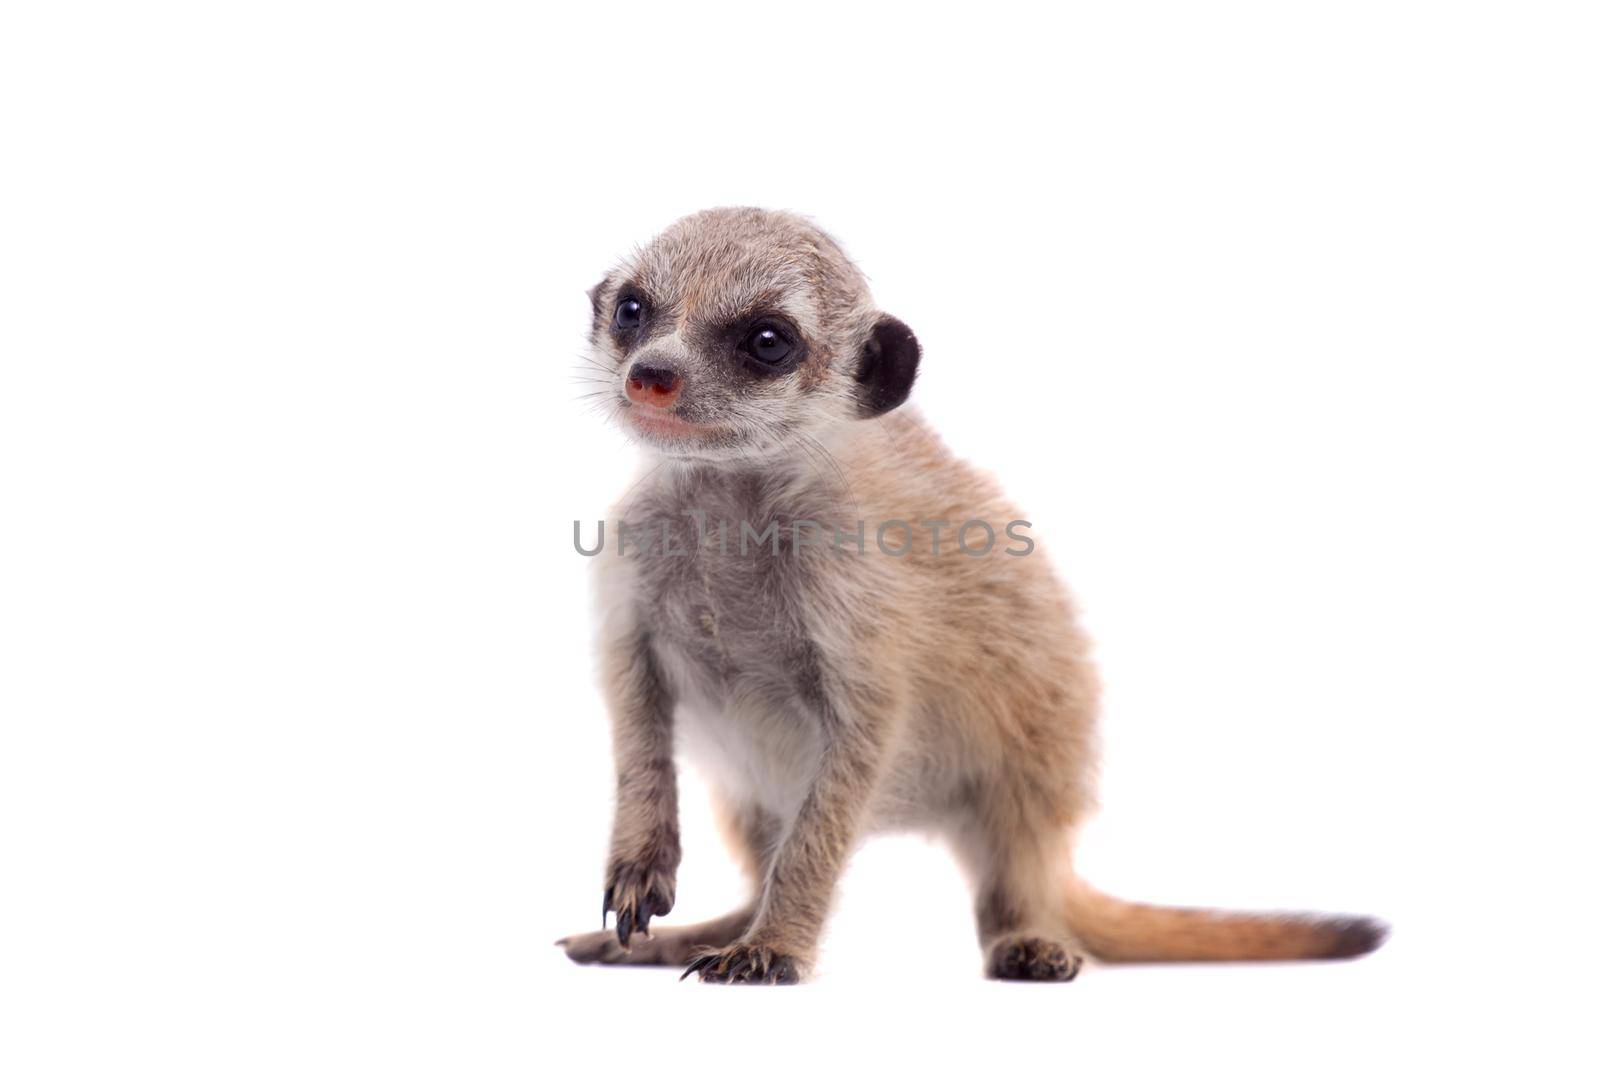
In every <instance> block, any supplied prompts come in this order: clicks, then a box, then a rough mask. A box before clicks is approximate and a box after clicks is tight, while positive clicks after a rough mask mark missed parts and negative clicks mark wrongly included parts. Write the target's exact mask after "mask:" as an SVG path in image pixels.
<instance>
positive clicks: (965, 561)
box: [560, 208, 1385, 984]
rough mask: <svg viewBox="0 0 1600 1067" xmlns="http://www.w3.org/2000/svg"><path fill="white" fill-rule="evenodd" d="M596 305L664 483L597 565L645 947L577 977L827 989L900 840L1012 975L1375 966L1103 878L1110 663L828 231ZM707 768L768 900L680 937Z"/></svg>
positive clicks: (618, 949) (747, 244)
mask: <svg viewBox="0 0 1600 1067" xmlns="http://www.w3.org/2000/svg"><path fill="white" fill-rule="evenodd" d="M589 296H590V302H591V304H592V306H593V315H594V317H593V324H592V329H591V333H590V339H591V346H592V354H591V359H590V363H591V365H592V366H593V367H595V368H596V370H597V372H598V373H599V374H600V375H601V380H602V383H603V386H604V389H605V391H606V392H605V398H604V400H603V401H602V402H603V404H604V405H605V407H606V411H607V414H608V415H609V416H610V417H613V418H614V419H615V420H616V421H617V422H619V423H620V424H621V425H622V426H623V428H624V429H625V430H626V432H627V433H628V434H629V435H631V436H632V437H633V438H635V439H636V440H637V441H638V442H639V443H641V444H642V445H644V446H645V447H646V448H647V449H649V450H650V451H651V452H653V453H654V454H655V455H654V456H652V457H651V461H652V463H654V464H655V465H654V466H653V467H652V468H651V469H650V470H649V472H648V473H647V474H646V475H645V477H644V478H643V479H642V480H641V481H640V482H639V483H638V484H637V485H636V486H635V487H634V488H632V489H631V490H630V491H629V492H628V494H627V495H626V496H625V498H624V500H623V502H622V503H621V505H620V506H619V512H618V514H617V515H615V516H614V518H613V530H614V534H613V538H612V544H610V545H605V544H602V547H601V549H600V550H599V552H598V553H597V554H596V557H595V560H594V565H595V566H596V569H597V577H598V588H599V602H600V606H601V626H600V633H599V661H600V673H601V679H602V685H603V689H604V695H605V700H606V703H607V706H608V708H609V711H610V716H611V722H612V729H613V742H614V751H615V759H616V769H617V788H616V813H615V823H614V829H613V832H612V837H611V850H610V860H609V863H608V865H607V868H606V871H605V894H604V895H605V899H604V912H605V913H611V912H615V913H616V925H615V929H614V930H607V929H604V928H602V929H601V930H599V931H596V932H593V933H588V934H581V935H577V936H574V937H570V938H567V939H565V940H563V941H562V942H560V944H561V945H562V946H564V947H565V949H566V951H567V954H568V955H569V956H570V957H571V958H572V959H574V960H578V961H580V962H596V963H631V964H659V965H667V966H677V967H687V970H686V971H685V972H684V974H685V975H686V976H687V975H688V974H697V975H699V977H700V978H701V979H702V980H704V981H708V982H735V983H768V984H772V983H788V982H795V981H798V980H800V979H802V978H804V977H805V976H806V974H807V973H808V971H809V970H810V968H811V967H812V964H813V961H814V959H815V956H816V952H817V945H818V941H819V938H820V935H821V933H822V929H823V923H824V921H825V919H826V918H827V915H828V910H829V905H830V902H831V901H832V898H833V894H834V886H835V883H836V882H837V881H838V879H839V876H840V872H841V870H842V868H843V866H844V864H845V862H846V859H847V858H848V856H849V854H850V852H851V850H852V848H854V847H855V845H856V844H857V843H858V842H860V841H861V840H862V839H863V838H864V837H865V836H867V835H869V834H871V833H874V832H878V831H885V830H900V829H919V830H927V831H932V832H934V833H935V834H937V835H939V836H940V837H942V838H943V839H944V840H947V841H948V842H949V844H950V846H951V847H952V848H953V849H954V851H955V854H956V856H957V857H958V858H959V860H960V862H961V864H962V865H963V867H964V868H965V869H966V870H967V872H968V873H969V874H970V877H971V880H972V883H973V885H974V889H975V910H976V914H977V932H978V939H979V941H980V943H981V947H982V950H983V954H984V959H985V963H986V971H987V973H988V974H989V975H990V976H992V977H995V978H1005V979H1024V980H1034V981H1066V980H1069V979H1071V978H1072V977H1073V976H1074V975H1076V974H1077V972H1078V969H1079V966H1080V964H1081V961H1082V960H1083V958H1084V957H1085V956H1086V955H1087V956H1092V957H1095V958H1097V959H1100V960H1106V961H1134V960H1139V961H1157V960H1283V959H1311V958H1335V957H1348V956H1358V955H1362V954H1364V953H1366V952H1369V951H1371V950H1372V949H1374V948H1376V947H1377V945H1378V944H1379V943H1380V942H1381V940H1382V939H1383V936H1384V932H1385V931H1384V927H1383V926H1382V925H1381V924H1379V923H1378V922H1376V921H1374V920H1372V919H1367V918H1362V917H1354V916H1315V915H1265V914H1244V913H1230V912H1214V911H1205V910H1198V909H1187V908H1167V907H1155V906H1151V905H1145V904H1134V903H1128V902H1124V901H1120V900H1117V899H1114V898H1112V897H1109V896H1106V895H1104V894H1102V893H1100V892H1098V891H1096V890H1094V889H1092V888H1090V887H1089V886H1087V885H1085V884H1084V883H1083V882H1082V881H1080V880H1078V879H1077V878H1075V877H1074V875H1073V871H1072V864H1071V850H1072V843H1073V835H1074V831H1075V829H1076V828H1077V826H1078V825H1079V824H1080V823H1081V821H1082V820H1083V819H1084V817H1085V816H1086V814H1087V813H1088V812H1089V811H1090V810H1091V805H1092V802H1093V798H1092V790H1091V778H1092V766H1093V763H1094V753H1095V718H1096V714H1097V703H1098V686H1097V682H1096V677H1095V671H1094V668H1093V665H1092V663H1091V661H1090V657H1089V650H1088V644H1087V642H1086V640H1085V637H1084V634H1083V632H1082V631H1081V630H1080V629H1079V626H1078V623H1077V622H1076V620H1075V617H1074V611H1073V606H1072V603H1071V601H1070V600H1069V598H1068V596H1067V593H1066V592H1065V590H1064V589H1063V588H1062V585H1061V583H1060V582H1059V581H1058V580H1057V578H1056V576H1055V574H1054V572H1053V571H1052V569H1051V567H1050V566H1049V564H1048V563H1047V562H1046V560H1045V557H1044V555H1043V553H1042V552H1038V551H1031V550H1030V549H1032V547H1033V541H1032V538H1031V537H1030V536H1028V535H1027V534H1026V533H1022V532H1020V530H1019V524H1018V523H1017V522H1016V519H1017V516H1018V512H1017V511H1016V510H1015V509H1014V508H1012V507H1011V506H1010V505H1009V504H1008V503H1007V502H1006V501H1005V499H1004V498H1003V497H1002V496H1001V495H1000V493H999V490H998V489H997V488H996V486H995V484H994V483H993V482H992V481H991V480H990V479H989V478H987V477H985V476H984V475H982V474H980V473H978V472H976V471H974V470H973V469H972V468H970V467H968V466H967V465H966V464H965V463H963V462H962V461H960V460H959V459H956V458H955V457H953V456H952V455H951V454H950V453H949V452H948V451H946V449H945V448H944V446H943V445H942V444H941V443H940V442H939V440H938V439H937V438H936V437H935V436H934V435H933V434H932V433H931V432H930V431H929V430H928V429H927V428H926V427H925V426H924V424H923V423H922V421H921V420H920V419H919V418H918V416H917V415H915V414H913V413H912V412H911V411H909V410H908V409H906V408H904V407H902V406H901V405H902V404H903V403H904V402H905V400H906V398H907V396H908V395H909V393H910V391H911V386H912V382H913V380H914V379H915V378H916V373H917V365H918V361H919V359H920V356H921V351H920V348H919V346H918V343H917V340H916V338H915V336H913V334H912V332H911V330H910V329H908V328H907V327H906V325H905V324H904V323H902V322H900V321H899V320H898V319H895V318H894V317H892V316H890V315H887V314H884V313H883V312H880V311H879V310H878V309H877V308H876V307H875V306H874V305H873V302H872V297H871V295H870V293H869V292H868V289H867V283H866V280H865V278H864V277H863V276H862V274H861V272H860V271H859V270H858V269H857V268H856V267H855V265H854V264H853V263H852V262H851V261H850V260H849V259H848V258H847V257H846V256H845V254H844V252H843V251H842V250H841V249H840V247H839V245H838V244H836V243H835V242H834V241H833V240H832V239H831V238H829V237H828V235H827V234H825V233H823V232H822V231H821V230H819V229H818V228H817V227H816V226H814V225H812V224H811V223H810V222H808V221H806V220H804V219H801V218H799V217H797V216H794V215H789V214H784V213H779V212H772V211H764V210H757V209H753V208H736V209H722V210H715V211H706V212H702V213H700V214H697V215H692V216H689V217H688V218H685V219H682V220H680V221H679V222H677V223H676V224H674V225H673V226H672V227H671V228H670V229H668V230H667V231H666V232H665V233H663V234H661V235H660V236H659V237H657V238H656V239H655V240H654V241H652V242H651V243H650V244H649V245H648V246H646V247H645V248H643V249H642V250H641V251H638V252H637V253H635V254H634V255H633V256H631V257H630V258H628V259H627V260H625V261H624V262H623V263H621V264H620V265H619V266H617V267H616V268H615V269H614V270H613V271H612V272H611V273H609V274H608V275H607V276H606V277H605V278H604V279H603V280H602V281H601V282H600V284H599V285H597V286H596V287H595V288H594V289H593V290H592V291H591V292H590V294H589ZM618 522H620V527H619V526H618V525H617V523H618ZM1025 526H1026V524H1020V529H1025ZM984 529H987V530H988V531H989V532H988V535H987V536H985V534H984V533H983V530H984ZM1001 531H1004V533H1001ZM958 534H959V537H960V540H959V544H958V543H957V537H958ZM997 535H998V536H999V538H1000V542H999V543H998V544H997V543H995V541H996V536H997ZM978 548H986V549H987V550H986V551H981V552H980V551H977V550H976V549H978ZM679 751H682V752H684V753H685V754H687V755H688V756H689V757H690V758H692V759H694V760H695V761H697V762H698V763H699V764H700V765H701V766H702V767H703V769H704V770H705V771H706V773H707V776H708V777H709V779H710V780H711V782H712V783H713V788H714V800H715V803H716V806H717V810H718V814H719V816H720V820H721V822H722V824H723V826H724V828H725V831H726V836H727V839H728V842H729V844H730V846H731V847H732V849H733V850H734V852H735V853H736V855H737V857H738V858H739V860H740V861H741V863H742V865H743V867H744V869H745V871H746V872H747V873H748V875H749V877H750V879H751V880H752V882H753V885H754V887H755V889H754V893H753V895H752V897H751V899H750V901H749V903H748V904H747V905H746V906H744V907H742V908H740V909H738V910H737V911H735V912H733V913H731V914H729V915H724V916H722V917H720V918H716V919H712V920H710V921H708V922H702V923H699V924H696V925H691V926H678V927H664V926H657V927H656V928H655V929H654V930H652V929H651V925H650V924H651V920H652V919H654V918H655V917H657V916H661V915H666V914H667V913H668V912H670V911H671V910H672V907H673V903H674V900H675V899H676V895H677V887H676V871H677V867H678V860H679V856H680V848H679V842H678V811H677V808H678V796H677V784H676V774H677V772H676V765H675V755H676V754H677V753H678V752H679Z"/></svg>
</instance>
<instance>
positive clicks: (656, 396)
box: [626, 363, 683, 410]
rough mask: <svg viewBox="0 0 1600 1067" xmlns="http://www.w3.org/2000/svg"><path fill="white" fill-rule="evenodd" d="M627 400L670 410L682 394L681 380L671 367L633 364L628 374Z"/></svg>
mask: <svg viewBox="0 0 1600 1067" xmlns="http://www.w3.org/2000/svg"><path fill="white" fill-rule="evenodd" d="M626 388H627V391H628V400H629V401H630V402H632V403H635V404H644V405H647V406H649V407H653V408H661V409H663V410H665V409H670V408H671V407H672V405H673V404H675V403H676V402H677V400H678V394H679V393H681V392H683V378H682V377H681V376H680V375H679V374H678V372H677V371H675V370H673V369H672V368H671V367H666V366H658V365H656V364H654V363H635V364H634V365H633V369H632V370H630V371H629V372H628V384H627V387H626Z"/></svg>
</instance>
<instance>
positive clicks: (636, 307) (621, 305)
mask: <svg viewBox="0 0 1600 1067" xmlns="http://www.w3.org/2000/svg"><path fill="white" fill-rule="evenodd" d="M643 321H644V305H643V304H641V303H640V302H639V301H638V300H636V299H634V298H633V297H631V296H630V297H628V298H627V299H626V300H620V301H618V302H617V314H616V323H617V329H619V330H637V329H638V328H639V324H640V323H641V322H643Z"/></svg>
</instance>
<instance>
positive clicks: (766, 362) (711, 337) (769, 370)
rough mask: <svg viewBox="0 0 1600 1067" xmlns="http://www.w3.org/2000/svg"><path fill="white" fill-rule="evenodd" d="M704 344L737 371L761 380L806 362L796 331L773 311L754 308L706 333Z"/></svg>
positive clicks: (803, 347)
mask: <svg viewBox="0 0 1600 1067" xmlns="http://www.w3.org/2000/svg"><path fill="white" fill-rule="evenodd" d="M706 341H707V343H708V344H709V345H711V346H712V347H714V348H719V349H721V350H722V351H723V352H726V353H727V357H728V359H729V360H730V362H731V363H732V364H733V365H734V366H735V368H736V369H737V370H739V371H741V372H745V373H748V374H751V375H759V376H762V377H772V376H774V375H780V374H787V373H789V372H790V371H792V370H794V369H795V368H796V367H798V366H799V365H800V364H801V362H803V361H804V360H805V358H806V344H805V338H804V337H803V336H802V335H801V333H800V330H799V329H798V328H797V327H796V326H795V324H794V323H793V322H792V321H791V320H790V319H789V317H788V316H786V315H784V314H782V313H781V312H779V311H777V310H776V309H773V308H754V309H752V310H750V311H749V312H746V313H745V314H743V315H740V316H738V317H737V318H734V319H730V320H728V321H727V322H725V323H723V324H722V325H721V326H720V327H719V328H717V329H715V330H713V331H708V336H707V338H706Z"/></svg>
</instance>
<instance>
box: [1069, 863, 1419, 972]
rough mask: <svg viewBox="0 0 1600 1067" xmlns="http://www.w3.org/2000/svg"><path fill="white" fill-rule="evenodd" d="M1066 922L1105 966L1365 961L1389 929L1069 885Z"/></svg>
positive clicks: (1341, 918) (1356, 918) (1338, 918)
mask: <svg viewBox="0 0 1600 1067" xmlns="http://www.w3.org/2000/svg"><path fill="white" fill-rule="evenodd" d="M1067 916H1068V922H1069V923H1070V925H1071V926H1072V930H1073V932H1074V933H1075V934H1077V936H1078V940H1079V941H1080V942H1081V943H1082V945H1083V947H1084V948H1085V949H1086V950H1087V951H1088V952H1089V953H1090V954H1091V955H1093V956H1094V957H1095V958H1097V959H1100V960H1104V961H1106V962H1108V963H1200V962H1223V961H1233V960H1238V961H1243V960H1330V959H1348V958H1350V957H1352V956H1364V955H1366V954H1367V953H1369V952H1371V951H1372V950H1373V949H1375V948H1377V947H1378V946H1379V945H1381V944H1383V941H1384V938H1386V937H1387V936H1388V934H1389V928H1388V927H1387V926H1385V925H1384V924H1383V923H1382V922H1380V921H1379V920H1377V919H1373V918H1369V917H1367V916H1364V915H1322V914H1293V913H1288V914H1284V913H1280V914H1274V913H1270V912H1239V911H1213V910H1211V909H1208V908H1174V907H1162V906H1159V905H1154V904H1139V903H1134V902H1132V901H1126V900H1119V899H1117V898H1116V897H1113V896H1109V895H1107V894H1105V893H1102V892H1100V891H1099V890H1097V889H1095V888H1093V887H1092V886H1089V885H1086V884H1084V883H1083V882H1079V881H1075V882H1074V883H1073V884H1072V888H1071V889H1070V890H1069V891H1068V895H1067Z"/></svg>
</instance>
